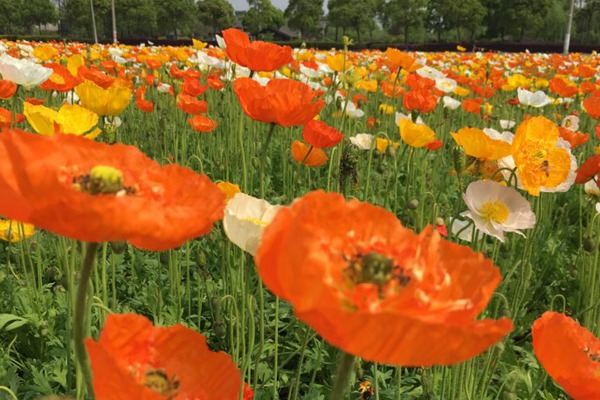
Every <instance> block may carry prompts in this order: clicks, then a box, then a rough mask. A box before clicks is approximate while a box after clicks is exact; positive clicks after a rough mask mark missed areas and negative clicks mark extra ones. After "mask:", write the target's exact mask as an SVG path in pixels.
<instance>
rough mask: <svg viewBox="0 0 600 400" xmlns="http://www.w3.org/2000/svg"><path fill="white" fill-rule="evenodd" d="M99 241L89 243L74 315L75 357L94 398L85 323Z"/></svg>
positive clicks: (88, 390)
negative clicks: (86, 348)
mask: <svg viewBox="0 0 600 400" xmlns="http://www.w3.org/2000/svg"><path fill="white" fill-rule="evenodd" d="M98 247H99V244H98V243H88V244H87V247H86V252H85V258H84V260H83V265H82V268H81V275H80V278H79V284H78V285H77V294H76V297H75V316H74V321H73V325H74V340H75V357H76V358H77V363H78V364H79V368H81V371H82V373H83V378H84V382H85V386H86V388H87V392H88V393H89V394H90V396H91V397H92V398H93V393H94V391H93V386H92V374H91V371H90V368H89V363H88V356H87V352H86V350H85V343H84V339H85V325H86V310H87V298H88V296H87V295H88V290H89V287H90V277H91V275H92V271H93V270H94V262H95V261H96V252H97V250H98Z"/></svg>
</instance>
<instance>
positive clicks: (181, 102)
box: [177, 93, 208, 115]
mask: <svg viewBox="0 0 600 400" xmlns="http://www.w3.org/2000/svg"><path fill="white" fill-rule="evenodd" d="M177 108H179V109H180V110H182V111H183V112H185V113H188V114H191V115H200V114H205V113H206V112H207V111H208V103H207V102H206V101H204V100H198V99H196V98H195V97H192V96H190V95H189V94H185V93H179V94H178V95H177Z"/></svg>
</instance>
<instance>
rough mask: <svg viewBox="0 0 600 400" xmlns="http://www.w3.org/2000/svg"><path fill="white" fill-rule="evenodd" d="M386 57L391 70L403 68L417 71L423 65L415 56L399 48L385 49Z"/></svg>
mask: <svg viewBox="0 0 600 400" xmlns="http://www.w3.org/2000/svg"><path fill="white" fill-rule="evenodd" d="M385 57H386V58H385V61H386V64H387V65H388V68H389V69H390V71H397V70H398V68H402V69H405V70H406V71H408V72H415V71H416V70H418V69H419V68H421V65H420V64H418V63H417V62H416V61H417V60H416V59H415V58H413V57H412V56H410V55H408V54H406V53H403V52H401V51H400V50H398V49H393V48H391V47H388V49H387V50H386V51H385Z"/></svg>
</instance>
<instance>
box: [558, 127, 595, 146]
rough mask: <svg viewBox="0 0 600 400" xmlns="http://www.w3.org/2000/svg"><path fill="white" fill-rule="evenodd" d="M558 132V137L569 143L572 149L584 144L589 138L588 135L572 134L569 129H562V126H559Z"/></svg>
mask: <svg viewBox="0 0 600 400" xmlns="http://www.w3.org/2000/svg"><path fill="white" fill-rule="evenodd" d="M558 130H559V132H560V137H561V138H563V139H565V140H566V141H567V142H569V144H570V145H571V148H572V149H574V148H575V147H578V146H581V145H582V144H584V143H586V142H587V141H588V140H589V138H590V135H589V134H587V133H581V132H573V131H572V130H570V129H569V128H563V127H562V126H559V127H558Z"/></svg>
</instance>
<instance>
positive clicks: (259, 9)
mask: <svg viewBox="0 0 600 400" xmlns="http://www.w3.org/2000/svg"><path fill="white" fill-rule="evenodd" d="M248 4H250V9H249V10H248V12H246V14H245V15H244V19H243V21H242V24H243V25H244V28H245V29H247V30H248V32H250V33H251V34H253V35H259V34H260V33H261V32H262V31H263V30H265V29H273V30H277V29H279V28H280V27H281V26H283V25H284V24H285V18H284V15H283V12H282V11H281V10H280V9H278V8H276V7H274V6H273V4H271V0H248Z"/></svg>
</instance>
